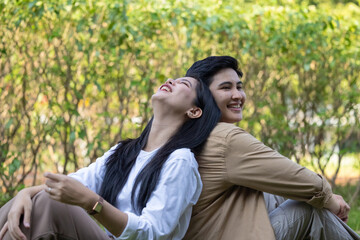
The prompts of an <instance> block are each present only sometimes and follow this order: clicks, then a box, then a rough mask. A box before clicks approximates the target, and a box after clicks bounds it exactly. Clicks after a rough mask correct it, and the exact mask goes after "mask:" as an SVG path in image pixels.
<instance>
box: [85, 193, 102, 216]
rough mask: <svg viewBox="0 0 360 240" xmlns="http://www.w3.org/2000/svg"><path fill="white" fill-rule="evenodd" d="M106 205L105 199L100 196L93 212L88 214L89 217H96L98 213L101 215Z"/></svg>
mask: <svg viewBox="0 0 360 240" xmlns="http://www.w3.org/2000/svg"><path fill="white" fill-rule="evenodd" d="M103 204H104V199H103V198H102V197H100V196H99V200H97V202H96V203H95V205H94V206H93V208H92V209H91V211H89V212H88V214H89V215H95V214H97V213H100V212H101V210H102V208H103Z"/></svg>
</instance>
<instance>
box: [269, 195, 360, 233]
mask: <svg viewBox="0 0 360 240" xmlns="http://www.w3.org/2000/svg"><path fill="white" fill-rule="evenodd" d="M269 218H270V222H271V224H272V226H273V228H274V232H275V236H276V239H291V240H293V239H299V240H300V239H313V240H321V239H324V240H328V239H330V240H332V239H334V240H337V239H344V240H345V239H360V237H359V235H358V234H356V233H355V231H353V230H352V229H351V228H350V227H349V226H347V225H346V224H345V223H344V222H343V221H341V220H340V219H339V218H338V217H336V216H335V215H334V214H333V213H331V212H330V211H328V210H326V209H317V208H314V207H312V206H310V205H309V204H306V203H304V202H299V201H294V200H287V201H285V202H284V203H283V204H281V205H280V206H279V207H278V208H276V209H275V210H273V211H272V212H271V213H270V214H269Z"/></svg>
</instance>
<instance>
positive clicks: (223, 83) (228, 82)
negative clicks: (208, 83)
mask: <svg viewBox="0 0 360 240" xmlns="http://www.w3.org/2000/svg"><path fill="white" fill-rule="evenodd" d="M226 84H230V85H232V84H233V82H231V81H227V82H222V83H220V84H219V85H218V87H221V86H223V85H226ZM242 84H243V82H242V81H238V82H236V85H242Z"/></svg>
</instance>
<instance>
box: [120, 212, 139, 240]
mask: <svg viewBox="0 0 360 240" xmlns="http://www.w3.org/2000/svg"><path fill="white" fill-rule="evenodd" d="M125 213H126V214H127V215H128V221H127V224H126V227H125V229H124V231H123V232H122V234H121V235H120V236H119V237H117V238H115V239H116V240H123V239H131V237H133V236H134V232H136V230H137V228H138V218H139V217H138V216H136V215H135V214H133V213H131V212H125Z"/></svg>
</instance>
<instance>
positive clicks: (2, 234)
mask: <svg viewBox="0 0 360 240" xmlns="http://www.w3.org/2000/svg"><path fill="white" fill-rule="evenodd" d="M7 230H8V222H6V223H5V224H4V226H3V227H2V229H1V231H0V240H2V239H3V238H4V235H5V233H6V232H7Z"/></svg>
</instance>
